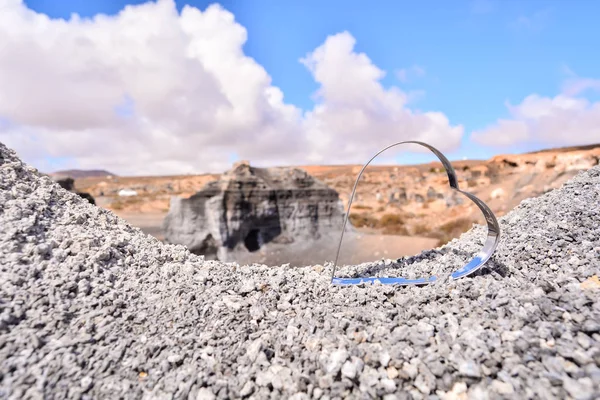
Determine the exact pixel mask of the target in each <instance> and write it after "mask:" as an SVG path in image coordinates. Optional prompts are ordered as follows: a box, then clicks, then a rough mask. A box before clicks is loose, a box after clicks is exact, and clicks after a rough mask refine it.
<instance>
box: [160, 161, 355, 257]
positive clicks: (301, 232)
mask: <svg viewBox="0 0 600 400" xmlns="http://www.w3.org/2000/svg"><path fill="white" fill-rule="evenodd" d="M343 215H344V214H343V209H342V203H341V201H340V199H339V195H338V193H337V192H336V191H335V190H334V189H332V188H330V187H328V186H327V185H325V184H324V183H322V182H320V181H318V180H316V179H314V178H313V177H312V176H310V175H309V174H308V173H306V172H305V171H303V170H299V169H293V168H254V167H251V166H250V165H249V163H247V162H241V163H238V164H236V165H234V167H233V169H232V170H230V171H228V172H226V173H225V174H223V175H222V176H221V178H220V179H219V180H217V181H214V182H210V183H208V184H207V185H206V186H204V188H203V189H202V190H200V191H199V192H198V193H196V194H194V195H193V196H191V197H189V198H181V197H172V198H171V203H170V208H169V213H168V214H167V216H166V218H165V220H164V223H163V229H164V233H165V240H166V241H167V242H169V243H178V244H183V245H185V246H187V247H188V248H189V249H190V250H191V251H192V252H194V253H196V254H204V255H205V256H206V257H207V258H218V259H220V260H228V259H231V258H233V254H234V253H238V252H251V253H252V252H256V251H258V250H261V249H263V248H264V247H265V246H268V245H269V244H291V243H294V242H297V241H301V242H303V244H306V242H310V241H317V240H320V239H323V238H330V237H331V236H332V235H335V236H337V235H338V234H339V232H340V229H341V226H342V222H343Z"/></svg>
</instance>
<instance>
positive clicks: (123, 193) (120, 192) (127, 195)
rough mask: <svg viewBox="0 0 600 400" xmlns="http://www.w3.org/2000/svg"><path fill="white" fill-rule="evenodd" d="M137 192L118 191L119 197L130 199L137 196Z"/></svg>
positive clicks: (128, 190) (129, 190)
mask: <svg viewBox="0 0 600 400" xmlns="http://www.w3.org/2000/svg"><path fill="white" fill-rule="evenodd" d="M137 195H138V194H137V192H136V191H135V190H131V189H121V190H119V196H120V197H132V196H137Z"/></svg>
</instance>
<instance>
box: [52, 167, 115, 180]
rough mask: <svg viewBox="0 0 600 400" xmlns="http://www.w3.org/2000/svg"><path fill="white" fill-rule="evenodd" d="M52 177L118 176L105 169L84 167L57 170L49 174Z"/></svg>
mask: <svg viewBox="0 0 600 400" xmlns="http://www.w3.org/2000/svg"><path fill="white" fill-rule="evenodd" d="M49 175H50V176H52V177H67V176H68V177H71V178H73V179H81V178H97V177H105V176H117V175H115V174H113V173H112V172H108V171H105V170H103V169H100V170H98V169H92V170H83V169H68V170H64V171H56V172H53V173H51V174H49Z"/></svg>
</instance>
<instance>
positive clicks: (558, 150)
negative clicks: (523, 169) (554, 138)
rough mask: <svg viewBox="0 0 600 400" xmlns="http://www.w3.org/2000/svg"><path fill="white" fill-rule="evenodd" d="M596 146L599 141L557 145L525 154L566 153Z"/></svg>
mask: <svg viewBox="0 0 600 400" xmlns="http://www.w3.org/2000/svg"><path fill="white" fill-rule="evenodd" d="M598 147H600V143H595V144H587V145H583V146H570V147H557V148H552V149H542V150H536V151H531V152H529V153H525V154H539V153H568V152H571V151H587V150H593V149H595V148H598Z"/></svg>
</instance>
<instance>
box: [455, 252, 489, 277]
mask: <svg viewBox="0 0 600 400" xmlns="http://www.w3.org/2000/svg"><path fill="white" fill-rule="evenodd" d="M484 263H485V262H484V261H483V259H482V258H481V257H479V256H477V257H475V258H473V259H472V260H471V261H470V262H469V263H468V264H467V265H465V266H464V267H462V268H461V269H459V270H458V271H455V272H454V273H453V274H452V275H450V277H451V278H452V279H458V278H462V277H463V276H467V275H470V274H471V273H473V272H475V271H477V270H478V269H479V267H481V266H482V265H483V264H484Z"/></svg>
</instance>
